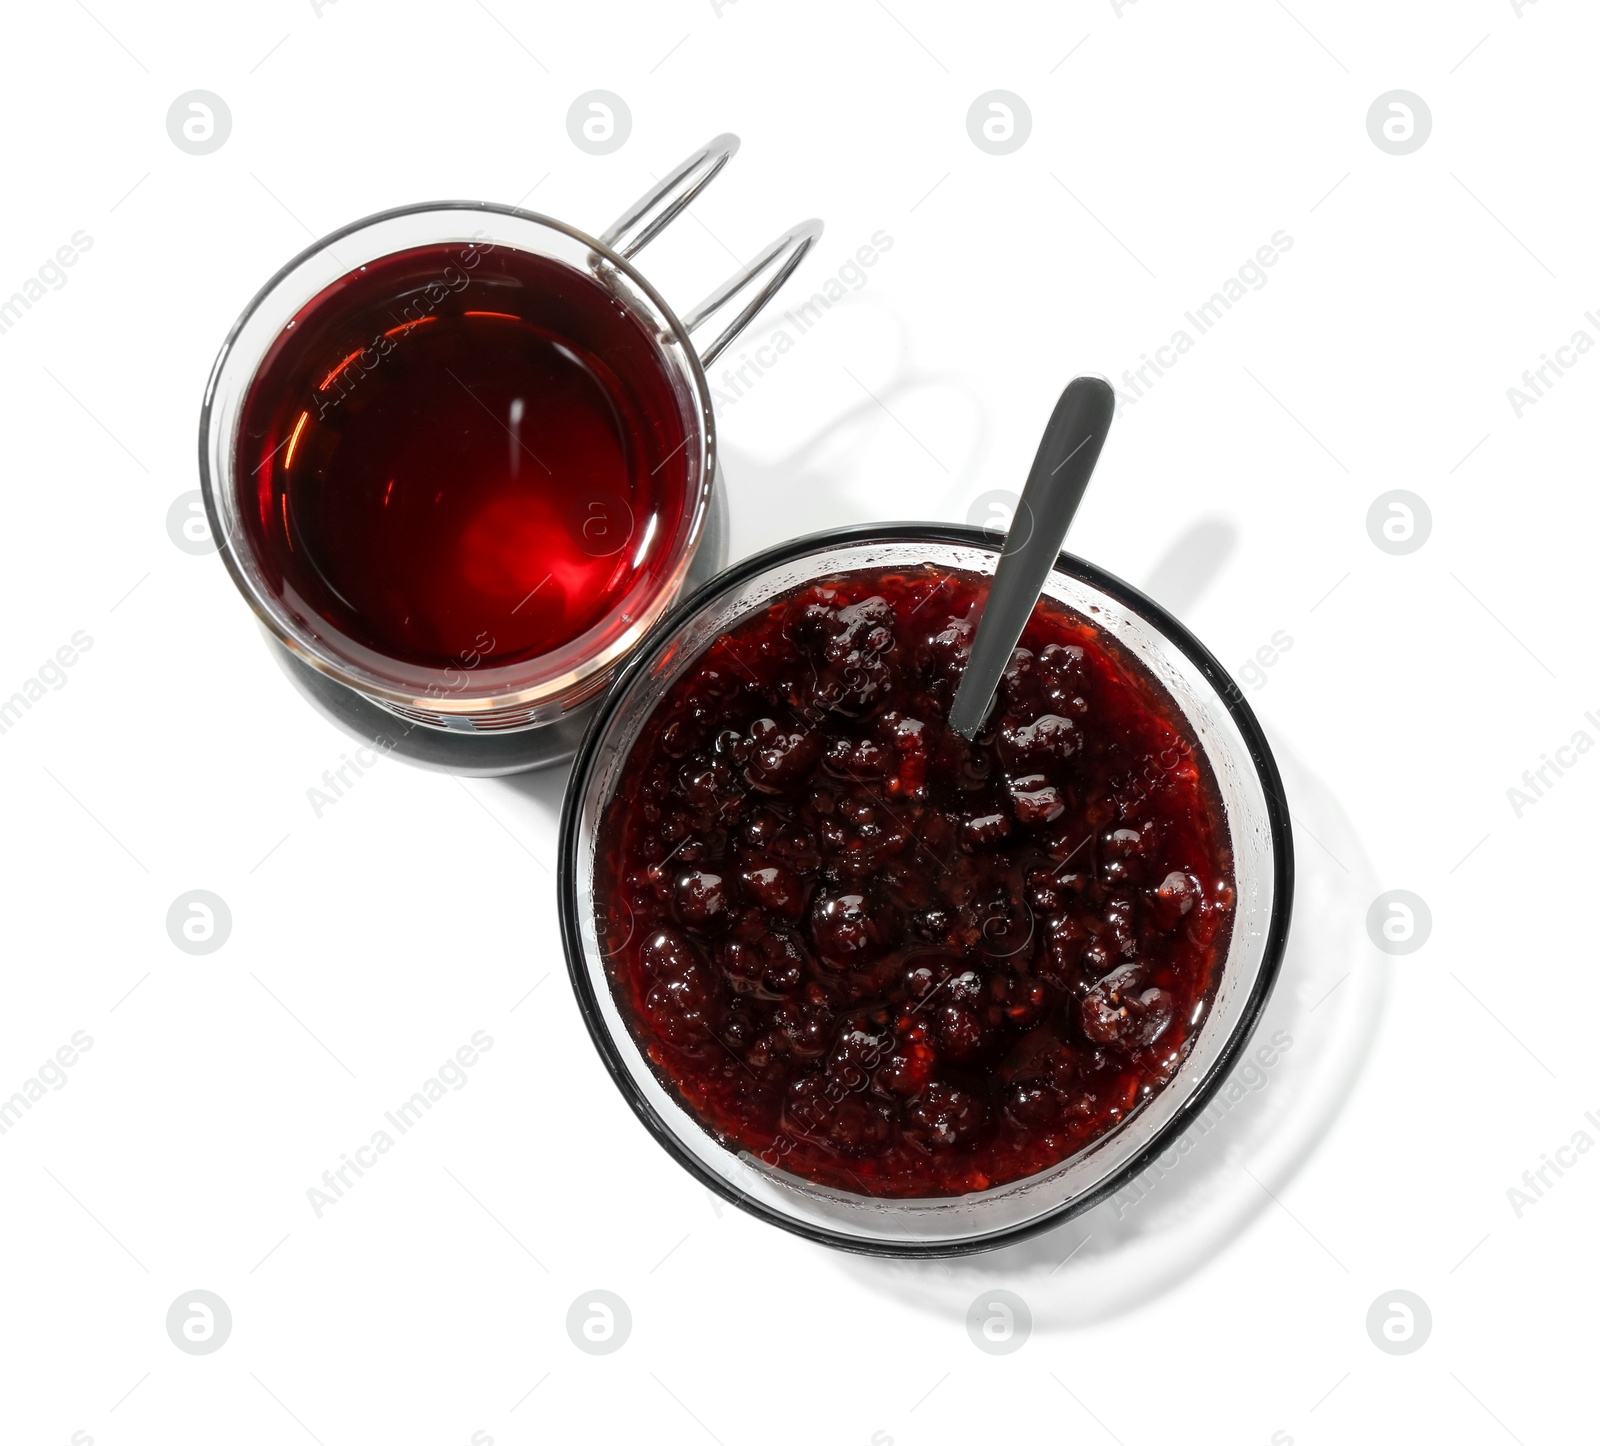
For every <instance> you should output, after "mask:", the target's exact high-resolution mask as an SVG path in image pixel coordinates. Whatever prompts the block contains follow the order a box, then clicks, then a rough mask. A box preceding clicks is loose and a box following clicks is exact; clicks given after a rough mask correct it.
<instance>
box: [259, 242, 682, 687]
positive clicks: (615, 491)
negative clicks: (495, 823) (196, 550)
mask: <svg viewBox="0 0 1600 1446" xmlns="http://www.w3.org/2000/svg"><path fill="white" fill-rule="evenodd" d="M685 410H686V404H685V402H684V401H683V399H681V398H680V396H679V395H678V394H677V392H676V390H675V388H674V384H673V380H672V378H671V375H670V374H669V373H668V372H667V371H666V370H665V369H664V368H663V366H662V363H661V362H660V360H659V358H658V354H657V348H656V344H655V341H654V339H653V338H652V336H651V334H650V332H649V331H647V330H646V328H645V326H644V324H643V323H642V322H641V321H640V320H638V319H637V318H636V316H635V315H634V314H633V313H631V312H630V311H629V310H628V309H627V308H626V307H625V306H624V304H623V303H622V301H621V300H619V298H618V297H617V296H615V295H614V294H613V293H612V292H610V291H609V290H607V289H606V288H605V287H604V286H603V285H602V284H601V283H600V282H599V281H597V280H596V279H595V278H593V277H591V276H589V275H586V274H584V273H582V272H579V271H576V270H574V269H573V268H571V267H569V266H566V265H563V264H562V263H560V262H557V261H554V260H550V259H548V258H546V257H542V256H538V255H535V254H533V253H531V252H527V251H521V250H517V249H514V248H511V247H505V246H491V245H489V244H487V243H485V244H475V243H461V242H457V243H451V244H447V245H433V246H423V247H417V248H414V249H412V250H408V251H402V252H397V253H395V254H393V255H389V256H385V257H382V258H381V259H379V260H377V261H374V262H371V263H370V264H368V265H366V266H362V267H360V268H358V269H357V270H355V271H353V272H351V273H350V274H349V275H347V276H344V277H342V278H341V279H340V280H338V281H336V282H335V283H334V284H333V285H331V286H329V287H328V288H327V289H325V290H324V291H322V292H321V293H320V294H319V295H317V296H316V297H314V298H313V299H312V300H311V301H310V302H308V303H307V304H306V305H305V306H304V307H303V308H302V309H301V310H300V312H299V313H298V314H297V315H296V316H295V318H294V320H293V321H291V322H290V323H289V324H288V326H287V327H286V328H285V329H284V331H283V333H282V335H281V336H280V337H279V339H278V340H277V342H276V343H275V344H274V345H273V347H272V349H271V350H270V351H269V352H268V354H267V356H266V357H265V359H264V360H263V362H262V364H261V368H260V370H259V371H258V372H257V374H256V376H255V378H254V380H253V381H252V383H251V386H250V390H249V393H248V395H247V397H246V399H245V403H244V407H243V409H242V412H241V417H240V425H239V432H238V439H237V443H236V447H237V452H236V462H237V468H236V472H237V476H238V478H239V482H238V484H237V485H238V486H239V488H240V496H239V512H240V516H241V518H242V520H243V524H244V526H245V527H246V528H247V529H248V530H249V532H250V533H251V539H250V540H251V542H252V544H253V551H254V552H255V554H256V556H257V557H258V558H259V559H260V561H261V565H262V568H263V571H264V573H265V575H266V578H267V581H268V583H269V585H271V586H273V587H274V588H276V589H277V590H278V591H279V592H280V594H281V595H282V596H283V597H284V598H285V600H286V601H288V602H290V603H291V605H293V606H295V607H296V608H297V609H299V610H301V611H302V612H304V613H305V614H306V615H307V616H308V617H321V618H322V619H324V620H325V621H326V622H327V623H329V624H331V625H332V627H334V628H335V629H337V630H338V631H339V632H341V633H343V634H344V635H345V636H346V637H348V638H350V639H352V640H353V641H354V642H356V643H357V644H359V645H361V646H364V647H366V648H370V649H372V650H374V651H375V652H378V653H381V654H383V655H385V656H387V657H389V658H393V659H396V660H399V661H402V662H405V663H409V664H414V665H419V666H423V667H448V666H451V665H458V666H459V665H460V664H462V663H463V662H464V661H465V662H467V664H468V666H473V667H484V666H487V667H499V666H503V665H506V664H510V663H517V662H521V661H524V660H526V659H529V658H532V657H536V656H539V655H541V654H547V653H551V652H554V651H556V650H559V649H561V648H564V647H566V646H568V645H570V644H573V643H574V642H576V641H577V640H579V639H585V648H584V651H598V650H599V649H600V648H601V647H603V646H604V645H605V643H606V642H607V641H608V640H609V638H610V636H612V635H614V634H617V633H621V632H622V631H624V630H625V629H626V628H627V626H628V618H627V616H624V613H625V611H627V609H628V605H629V600H630V599H632V600H633V604H634V606H633V609H632V615H633V616H637V611H638V607H639V606H640V605H642V602H641V600H642V598H643V597H644V596H646V595H648V594H649V593H651V592H653V591H654V586H655V585H658V584H659V582H660V580H661V578H662V576H663V574H664V573H665V572H667V571H668V570H669V569H670V567H671V565H672V562H673V552H674V547H673V544H674V541H675V540H676V539H677V537H678V533H679V528H680V525H681V524H682V523H683V521H684V514H685V511H686V509H688V508H690V507H691V506H692V505H693V499H692V498H691V497H690V489H689V476H690V469H691V467H692V466H694V465H696V463H697V460H698V459H697V458H691V457H690V456H689V455H688V454H689V452H690V451H691V450H692V449H691V448H690V447H688V446H685V436H686V429H687V426H688V423H687V422H686V418H685ZM591 644H592V647H591V646H590V645H591Z"/></svg>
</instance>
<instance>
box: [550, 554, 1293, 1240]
mask: <svg viewBox="0 0 1600 1446" xmlns="http://www.w3.org/2000/svg"><path fill="white" fill-rule="evenodd" d="M995 561H996V545H995V543H994V542H993V540H992V539H990V538H988V537H987V536H986V535H985V534H983V533H981V532H978V531H976V530H974V529H962V528H948V527H940V526H936V525H903V526H885V527H876V528H867V529H854V530H847V531H844V532H839V533H831V534H824V535H821V536H818V537H813V538H807V539H802V540H800V541H798V542H795V543H791V544H788V545H786V546H784V547H782V548H779V549H776V550H774V551H772V552H769V553H766V554H763V555H761V556H759V557H757V558H753V559H751V560H749V561H748V562H746V563H743V564H741V565H739V566H738V567H736V568H734V569H733V570H732V571H730V572H729V573H727V574H724V575H723V576H722V577H720V578H718V579H717V580H715V581H714V582H712V583H711V584H709V585H708V586H707V587H706V588H705V589H703V590H702V591H701V592H700V593H698V594H696V595H695V596H694V597H693V598H691V599H690V600H689V601H688V602H686V603H685V604H684V605H683V606H682V607H681V608H680V609H679V610H678V611H676V612H675V613H674V614H673V615H671V616H670V617H669V618H668V619H667V620H666V621H665V622H664V623H663V625H662V626H661V627H660V628H659V629H658V630H657V631H656V632H655V633H654V634H653V635H652V637H651V639H650V640H648V641H647V643H646V645H645V647H644V648H643V649H642V650H641V652H640V654H639V656H638V657H637V658H636V659H635V660H634V661H633V662H632V663H630V665H629V666H628V667H627V668H626V669H625V671H624V672H623V673H622V675H621V676H620V678H619V680H618V683H617V685H616V687H615V688H614V690H613V691H612V693H611V694H610V695H609V696H608V698H607V699H606V700H605V702H604V703H603V704H602V705H601V709H600V711H599V713H598V715H597V717H596V720H595V722H594V724H593V725H592V727H591V730H590V733H589V735H588V737H587V739H586V741H585V744H584V746H583V748H582V749H581V751H580V754H579V758H578V762H577V765H576V769H575V773H574V777H573V781H572V784H571V786H570V787H569V790H568V795H567V807H566V812H565V815H564V818H563V824H562V840H561V841H562V875H561V884H560V887H561V906H562V922H563V929H564V934H565V942H566V947H567V952H568V960H569V965H570V967H571V970H572V975H573V979H574V983H575V985H576V989H577V993H578V998H579V1000H580V1004H581V1006H582V1008H583V1010H584V1014H585V1018H586V1021H587V1023H588V1025H589V1028H590V1031H591V1034H592V1035H593V1037H594V1039H595V1041H596V1043H597V1045H598V1046H599V1049H600V1052H601V1055H602V1057H603V1059H604V1060H605V1062H606V1064H607V1066H608V1067H609V1069H610V1071H611V1073H612V1075H613V1077H614V1079H615V1080H616V1082H617V1083H618V1085H619V1086H620V1087H621V1088H622V1090H623V1093H624V1095H625V1096H626V1097H627V1098H628V1100H629V1102H630V1104H631V1105H632V1106H633V1108H634V1110H635V1112H636V1113H637V1114H638V1115H639V1116H640V1118H641V1119H642V1120H643V1121H644V1122H645V1124H646V1125H647V1126H648V1127H649V1128H650V1129H651V1130H652V1132H653V1133H655V1134H656V1136H657V1138H658V1139H659V1140H661V1142H662V1143H663V1144H664V1145H666V1147H667V1148H668V1149H669V1150H670V1151H671V1152H672V1153H673V1154H674V1155H675V1156H676V1157H677V1158H678V1159H679V1160H680V1161H681V1162H682V1163H683V1164H684V1165H685V1166H686V1167H688V1168H689V1169H690V1170H691V1171H692V1172H693V1173H694V1174H696V1175H697V1176H699V1177H700V1178H701V1179H702V1180H703V1181H704V1182H705V1183H706V1184H708V1185H709V1186H711V1188H713V1189H716V1190H718V1191H719V1192H720V1193H722V1194H724V1195H725V1196H727V1197H728V1198H730V1199H732V1200H734V1201H735V1202H736V1203H738V1204H740V1205H741V1206H744V1207H745V1208H747V1209H749V1210H751V1211H753V1212H754V1213H756V1214H758V1215H761V1216H763V1217H765V1218H767V1219H769V1220H772V1221H774V1222H775V1223H778V1224H781V1225H783V1226H785V1227H787V1228H790V1229H793V1230H795V1231H797V1232H799V1233H801V1234H804V1235H807V1236H810V1237H812V1238H814V1239H818V1240H822V1241H825V1242H827V1243H830V1244H834V1245H839V1246H842V1247H845V1248H849V1249H856V1250H865V1251H873V1252H879V1253H905V1254H950V1253H956V1252H960V1251H965V1250H972V1249H981V1248H986V1247H989V1246H993V1245H996V1244H999V1243H1001V1242H1003V1241H1006V1240H1010V1239H1014V1238H1016V1237H1017V1236H1019V1235H1022V1234H1026V1233H1028V1232H1030V1231H1033V1230H1037V1229H1040V1228H1043V1227H1044V1226H1045V1225H1047V1224H1049V1223H1051V1222H1052V1221H1055V1220H1059V1219H1061V1218H1063V1217H1064V1216H1066V1215H1070V1214H1074V1213H1077V1212H1078V1211H1081V1210H1082V1209H1085V1208H1087V1207H1088V1206H1089V1205H1091V1204H1093V1203H1094V1202H1095V1201H1097V1200H1099V1199H1101V1198H1103V1197H1104V1196H1105V1195H1106V1194H1107V1193H1108V1192H1109V1191H1111V1190H1113V1189H1115V1188H1116V1187H1117V1184H1118V1183H1119V1182H1120V1181H1122V1180H1124V1179H1126V1178H1127V1177H1128V1175H1129V1174H1130V1173H1133V1172H1136V1171H1137V1170H1138V1169H1140V1168H1142V1167H1143V1165H1144V1163H1145V1162H1146V1161H1147V1160H1148V1159H1149V1158H1150V1157H1151V1155H1152V1154H1154V1153H1158V1152H1159V1151H1160V1150H1161V1149H1163V1148H1165V1147H1166V1145H1167V1144H1168V1143H1170V1141H1171V1139H1172V1138H1173V1137H1174V1136H1175V1134H1176V1133H1177V1132H1179V1131H1181V1130H1182V1129H1183V1127H1184V1126H1185V1124H1186V1123H1187V1122H1188V1120H1189V1119H1191V1118H1192V1117H1193V1115H1194V1114H1195V1113H1197V1112H1198V1111H1199V1110H1200V1109H1202V1108H1203V1107H1204V1105H1205V1103H1206V1100H1207V1098H1208V1096H1209V1093H1210V1091H1211V1090H1212V1089H1214V1088H1215V1086H1216V1085H1217V1084H1218V1083H1219V1082H1220V1080H1221V1079H1222V1077H1223V1075H1224V1074H1225V1072H1226V1070H1227V1068H1228V1067H1229V1065H1230V1064H1231V1062H1232V1060H1233V1058H1234V1057H1235V1055H1236V1054H1237V1052H1238V1050H1239V1049H1240V1048H1242V1046H1243V1044H1244V1043H1245V1042H1246V1040H1247V1039H1248V1036H1249V1033H1250V1030H1251V1029H1252V1028H1253V1025H1254V1022H1255V1020H1256V1018H1257V1016H1258V1015H1259V1012H1260V1009H1261V1007H1262V1005H1263V1004H1264V1002H1265V999H1266V996H1267V993H1268V992H1269V990H1270V988H1271V984H1272V981H1273V979H1274V977H1275V975H1276V971H1277V967H1278V962H1279V958H1280V956H1281V953H1282V947H1283V942H1284V937H1285V934H1286V931H1287V924H1288V914H1289V905H1290V895H1291V878H1292V861H1291V855H1290V843H1289V836H1288V831H1287V827H1286V820H1287V814H1286V810H1285V808H1284V804H1283V798H1282V791H1281V785H1280V784H1279V782H1278V779H1277V773H1276V770H1275V768H1274V766H1273V764H1272V760H1271V757H1270V754H1269V753H1268V751H1267V749H1266V745H1265V742H1264V740H1263V739H1262V737H1261V734H1260V730H1259V727H1258V726H1257V724H1256V722H1255V720H1254V718H1253V717H1252V716H1251V714H1250V712H1249V710H1248V708H1247V707H1246V705H1245V704H1244V702H1243V700H1242V698H1241V697H1240V696H1239V694H1238V691H1237V689H1235V688H1233V687H1232V686H1231V684H1229V682H1228V681H1227V678H1226V674H1225V673H1224V672H1223V670H1222V669H1221V668H1220V667H1218V666H1217V664H1216V663H1215V661H1214V660H1213V659H1212V658H1211V657H1210V655H1209V654H1207V653H1206V652H1205V650H1204V649H1203V648H1202V647H1201V646H1200V645H1199V644H1198V643H1197V642H1196V641H1195V640H1194V639H1193V638H1192V637H1191V636H1190V635H1189V634H1188V633H1187V632H1186V631H1185V630H1184V629H1183V628H1182V626H1181V625H1180V624H1178V623H1177V622H1176V621H1175V620H1174V619H1172V618H1171V617H1169V616H1168V615H1166V614H1165V613H1164V612H1162V610H1161V609H1160V608H1159V607H1157V606H1156V605H1155V604H1154V603H1152V602H1150V601H1149V600H1148V599H1146V598H1144V597H1142V596H1140V595H1139V594H1138V593H1136V592H1134V591H1133V590H1132V589H1130V588H1128V587H1127V586H1126V585H1124V584H1122V583H1119V582H1117V581H1116V580H1115V579H1113V578H1110V577H1108V576H1107V575H1105V574H1103V573H1100V572H1099V571H1097V570H1096V569H1094V568H1092V567H1090V566H1088V565H1086V564H1084V563H1081V562H1079V561H1077V560H1075V559H1072V558H1070V557H1065V556H1063V557H1062V558H1061V560H1060V562H1059V563H1058V565H1057V568H1056V570H1055V571H1054V572H1053V573H1052V575H1051V578H1050V581H1049V583H1048V584H1047V586H1046V589H1045V593H1044V596H1043V597H1042V598H1041V600H1040V603H1039V604H1038V606H1037V607H1036V608H1035V609H1034V612H1033V615H1032V618H1031V620H1030V622H1029V624H1028V627H1027V629H1026V630H1025V631H1024V634H1023V637H1022V640H1021V644H1020V646H1019V647H1018V649H1017V650H1016V651H1015V653H1014V654H1013V656H1012V660H1011V666H1010V667H1009V669H1008V670H1007V674H1006V677H1005V679H1004V681H1003V683H1002V685H1001V688H1000V691H999V694H998V696H997V699H996V703H995V706H994V707H993V709H992V710H991V712H990V714H989V717H988V718H987V720H986V722H985V724H984V726H983V727H982V729H981V730H980V731H979V733H978V735H977V738H976V740H975V741H974V742H973V743H971V744H969V743H967V742H966V741H965V740H964V739H962V738H961V737H960V736H959V735H957V734H955V733H954V732H952V731H951V730H950V729H949V728H948V726H947V724H946V722H945V716H946V713H947V711H948V708H949V704H950V700H951V697H952V696H953V693H954V689H955V685H956V683H957V682H958V681H959V679H960V675H961V671H962V668H963V666H964V663H965V658H966V650H967V649H968V648H969V647H970V643H971V638H972V635H973V631H974V624H975V620H976V616H977V614H978V612H979V611H981V604H982V599H983V597H984V594H985V592H986V590H987V587H988V582H989V579H990V578H991V577H992V574H993V569H994V564H995Z"/></svg>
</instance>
